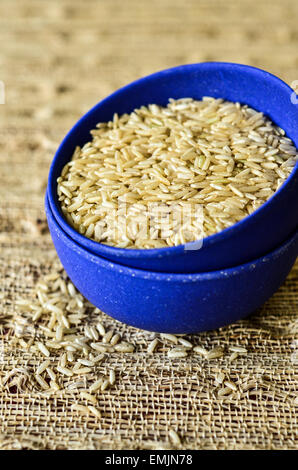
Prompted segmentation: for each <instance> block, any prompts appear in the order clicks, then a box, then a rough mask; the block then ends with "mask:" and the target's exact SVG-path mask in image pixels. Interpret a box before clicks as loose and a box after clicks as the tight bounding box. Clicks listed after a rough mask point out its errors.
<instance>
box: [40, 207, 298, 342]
mask: <svg viewBox="0 0 298 470" xmlns="http://www.w3.org/2000/svg"><path fill="white" fill-rule="evenodd" d="M45 209H46V215H47V220H48V225H49V229H50V233H51V236H52V240H53V243H54V245H55V248H56V251H57V254H58V256H59V258H60V261H61V263H62V265H63V266H64V268H65V270H66V272H67V274H68V276H69V277H70V279H71V280H72V282H73V283H74V285H75V286H76V287H77V289H78V290H79V291H80V292H81V293H82V294H83V295H84V296H85V297H86V298H87V299H88V300H89V301H90V302H91V303H92V304H94V305H95V306H96V307H98V308H99V309H101V310H103V311H104V312H105V313H107V314H108V315H110V316H111V317H113V318H115V319H117V320H119V321H121V322H124V323H127V324H128V325H132V326H134V327H137V328H142V329H145V330H151V331H156V332H164V333H196V332H199V331H206V330H212V329H215V328H219V327H221V326H224V325H227V324H230V323H233V322H235V321H237V320H239V319H241V318H243V317H245V316H247V315H249V314H250V313H252V312H253V311H254V310H256V309H257V308H259V307H260V306H261V305H262V304H263V303H264V302H265V301H266V300H267V299H268V298H269V297H270V296H271V295H272V294H273V293H274V292H275V291H276V290H277V289H278V287H279V286H280V285H281V284H282V283H283V282H284V280H285V278H286V276H287V275H288V273H289V272H290V270H291V268H292V266H293V264H294V262H295V260H296V257H297V254H298V231H296V232H295V233H294V234H292V235H291V237H290V238H289V239H288V240H287V241H286V242H285V243H284V244H282V245H281V246H280V247H279V248H278V249H276V250H275V251H273V252H271V253H268V254H266V255H265V256H262V257H261V258H259V259H257V260H255V261H251V262H249V263H247V264H244V265H241V266H237V267H234V268H229V269H223V270H220V271H215V272H206V273H198V274H177V273H175V274H166V273H157V272H150V271H144V270H139V269H134V268H128V267H125V266H122V265H119V264H116V263H112V262H110V261H108V260H106V259H103V258H101V257H100V256H98V255H94V254H93V253H90V252H89V251H88V250H86V249H84V248H82V247H81V246H80V245H79V244H77V243H76V242H75V241H74V240H73V239H71V238H70V237H69V236H68V235H67V234H66V233H65V232H64V230H63V229H62V228H61V227H60V226H59V225H58V223H57V221H56V219H55V217H54V216H53V214H52V211H51V209H50V206H49V203H48V199H47V198H46V200H45Z"/></svg>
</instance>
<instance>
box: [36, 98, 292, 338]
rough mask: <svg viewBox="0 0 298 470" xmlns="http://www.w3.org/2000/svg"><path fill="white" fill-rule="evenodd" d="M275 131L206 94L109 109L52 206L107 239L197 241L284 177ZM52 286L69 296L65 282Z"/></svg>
mask: <svg viewBox="0 0 298 470" xmlns="http://www.w3.org/2000/svg"><path fill="white" fill-rule="evenodd" d="M284 134H285V133H284V131H283V130H282V129H280V128H279V127H277V126H276V125H275V124H274V123H272V122H271V121H270V120H269V119H268V118H267V117H266V116H264V115H263V114H262V113H259V112H257V111H255V110H254V109H252V108H249V107H248V106H246V105H240V104H239V103H231V102H227V101H224V100H223V99H215V98H211V97H204V98H203V99H202V100H200V101H196V100H193V99H191V98H183V99H179V100H173V99H170V100H169V103H168V105H167V106H166V107H161V106H158V105H155V104H152V105H149V106H142V107H141V108H140V109H136V110H135V111H134V112H132V113H130V114H124V115H122V116H120V117H116V115H115V116H114V119H113V121H110V122H107V123H99V124H98V125H97V127H96V129H93V130H91V135H92V140H91V141H90V142H87V143H86V144H85V145H84V146H83V147H82V148H80V147H77V148H76V149H75V151H74V153H73V156H72V159H71V160H70V161H69V162H68V163H67V164H66V165H65V167H64V168H63V170H62V173H61V176H60V177H59V178H58V180H57V191H58V197H59V201H60V204H61V209H62V211H63V213H64V216H65V218H66V219H67V221H68V222H69V223H70V224H71V225H72V226H73V227H74V228H75V229H76V230H77V231H78V232H80V233H81V234H83V235H85V236H86V237H89V238H91V239H93V240H95V241H98V242H101V243H104V244H107V245H111V246H117V247H122V248H162V247H166V246H174V245H178V244H181V243H185V242H190V241H194V240H198V239H202V238H204V237H206V236H209V235H212V234H214V233H216V232H219V231H221V230H223V229H225V228H227V227H230V226H231V225H233V224H234V223H236V222H238V221H240V220H241V219H243V218H244V217H246V216H247V215H249V214H251V213H252V212H254V211H255V210H256V209H258V208H259V207H260V206H261V205H262V204H264V203H265V202H266V201H267V200H268V199H269V198H270V197H271V196H272V195H273V194H274V192H275V191H276V190H277V189H278V188H279V187H280V186H281V185H282V184H283V183H284V181H285V180H286V179H287V177H288V176H289V175H290V173H291V171H292V169H293V167H294V166H295V164H296V162H297V150H296V148H295V147H294V144H293V142H292V141H291V140H290V139H288V138H286V137H285V136H284ZM148 221H150V224H149V225H148ZM148 227H149V228H148ZM57 281H58V280H56V281H54V282H57ZM61 289H64V290H66V289H68V292H69V294H70V295H71V296H73V297H75V295H76V294H75V290H74V289H73V288H72V287H71V284H68V285H67V286H66V284H65V282H64V284H63V285H61ZM45 294H46V287H45V286H44V285H42V284H40V290H39V295H40V298H41V299H42V298H46V295H45ZM80 302H82V301H80ZM48 308H49V309H50V310H51V311H53V312H55V313H57V314H59V308H56V307H55V306H54V305H52V306H51V305H49V306H48ZM60 314H61V312H60ZM39 315H40V313H38V312H37V313H36V318H39ZM99 333H100V334H102V335H103V334H104V333H103V332H102V330H101V331H99ZM88 337H89V335H88Z"/></svg>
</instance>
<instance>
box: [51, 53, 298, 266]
mask: <svg viewBox="0 0 298 470" xmlns="http://www.w3.org/2000/svg"><path fill="white" fill-rule="evenodd" d="M292 93H293V90H292V89H291V88H290V87H289V86H288V85H286V84H285V83H284V82H283V81H281V80H280V79H278V78H277V77H275V76H273V75H271V74H269V73H268V72H265V71H262V70H260V69H257V68H254V67H249V66H245V65H240V64H230V63H220V62H212V63H200V64H191V65H184V66H180V67H176V68H173V69H169V70H165V71H162V72H158V73H155V74H153V75H150V76H148V77H145V78H142V79H140V80H138V81H136V82H134V83H132V84H130V85H127V86H126V87H124V88H122V89H120V90H119V91H117V92H115V93H113V94H112V95H111V96H109V97H108V98H105V99H104V100H103V101H101V102H100V103H98V104H97V105H96V106H95V107H94V108H92V109H91V110H90V111H89V112H88V113H87V114H86V115H85V116H83V117H82V118H81V119H80V120H79V121H78V123H77V124H76V125H75V126H74V127H73V129H72V130H71V131H70V132H69V133H68V134H67V136H66V137H65V139H64V140H63V142H62V144H61V145H60V147H59V149H58V151H57V153H56V155H55V157H54V160H53V163H52V166H51V169H50V174H49V181H48V196H49V202H50V206H51V209H52V211H53V214H54V216H55V218H56V219H57V221H58V222H59V224H60V225H61V226H62V227H63V230H64V231H65V232H66V233H67V234H68V235H69V236H70V237H71V238H73V239H74V240H76V241H77V242H78V243H80V244H81V245H82V246H83V247H85V248H86V249H88V250H89V251H90V252H93V253H95V254H99V255H100V256H102V257H104V258H106V259H109V260H111V261H115V262H117V263H121V264H123V265H127V266H131V267H137V268H141V269H147V270H153V271H159V272H173V273H175V272H176V273H179V272H180V273H190V272H204V271H212V270H217V269H221V268H226V267H232V266H236V265H238V264H242V263H244V262H248V261H249V260H251V259H254V258H257V257H259V256H261V255H262V253H265V252H268V251H271V250H273V249H274V248H275V247H277V246H278V245H279V244H280V243H281V242H282V241H283V240H285V239H286V238H287V236H288V235H289V234H290V233H291V232H293V231H294V230H295V229H296V227H297V226H298V209H297V199H298V165H296V168H295V170H294V171H293V172H292V174H291V176H290V177H289V178H288V180H287V181H286V183H285V184H284V185H283V186H282V188H281V189H280V190H279V191H277V192H276V194H275V195H274V196H273V197H272V198H271V199H270V200H269V201H268V202H267V203H265V204H264V205H263V206H262V207H261V208H259V209H258V210H257V211H256V212H254V213H253V214H252V215H250V216H248V217H246V218H245V219H243V220H242V221H240V222H238V223H237V224H235V225H234V226H232V227H230V228H228V229H225V230H223V231H222V232H220V233H218V234H215V235H212V236H210V237H207V238H206V239H204V242H203V247H202V248H201V249H200V250H191V251H185V249H184V245H180V246H177V247H171V248H162V249H149V250H139V249H138V250H132V249H120V248H116V247H110V246H107V245H104V244H101V243H98V242H95V241H93V240H90V239H88V238H86V237H85V236H83V235H81V234H79V233H78V232H76V231H75V230H74V229H73V228H72V227H71V226H70V225H69V224H68V223H67V222H66V220H65V219H64V217H63V215H62V212H61V210H60V206H59V203H58V199H57V191H56V180H57V177H58V176H60V173H61V170H62V168H63V166H64V165H65V164H66V163H67V162H68V161H69V160H70V158H71V156H72V153H73V151H74V148H75V146H76V145H82V144H84V143H85V142H87V141H88V140H90V133H89V131H90V129H92V128H94V127H95V125H96V124H97V123H98V122H99V121H107V120H109V119H111V118H112V116H113V113H114V112H118V114H122V113H124V112H131V111H132V110H133V109H135V108H137V107H140V106H141V105H146V104H149V103H158V104H161V105H166V104H167V101H168V99H169V98H170V97H172V98H182V97H189V96H190V97H193V98H195V99H201V98H202V96H204V95H209V96H214V97H220V98H225V99H227V100H230V101H239V102H240V103H246V104H248V105H249V106H252V107H253V108H255V109H257V110H259V111H262V112H264V113H265V114H266V115H267V116H269V117H270V118H271V119H272V120H273V121H274V122H275V123H276V124H278V125H279V126H280V127H282V128H283V129H284V130H285V131H286V134H287V135H288V136H289V137H290V138H291V139H292V140H293V141H294V143H295V145H296V147H298V105H295V104H292V102H291V95H292ZM188 245H189V244H188Z"/></svg>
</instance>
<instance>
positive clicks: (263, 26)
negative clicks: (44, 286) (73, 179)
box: [0, 0, 298, 449]
mask: <svg viewBox="0 0 298 470" xmlns="http://www.w3.org/2000/svg"><path fill="white" fill-rule="evenodd" d="M297 16H298V2H297V1H296V0H283V1H282V2H281V1H274V0H273V1H270V2H269V1H266V0H256V1H252V0H242V1H238V0H237V1H236V0H225V1H220V0H212V1H210V0H200V1H196V0H185V1H179V0H153V1H151V0H150V1H143V0H130V1H126V2H125V1H123V0H109V1H104V0H99V1H95V0H84V1H82V2H80V1H73V0H63V1H62V0H52V1H48V2H45V1H42V0H40V1H39V0H26V1H24V2H21V1H17V0H1V2H0V43H1V50H0V80H1V81H2V83H3V84H4V88H5V104H1V105H0V162H1V167H0V168H1V169H0V283H1V284H0V333H1V336H0V338H1V339H0V341H1V343H0V346H1V355H0V380H1V388H0V448H1V449H32V448H33V449H35V448H36V449H146V448H152V449H154V448H167V447H168V446H169V430H170V429H174V430H176V431H177V432H178V434H179V435H180V437H181V442H182V444H181V448H184V449H295V448H297V431H298V427H297V415H295V410H296V412H297V362H298V357H297V356H298V354H297V312H298V265H297V264H296V267H294V269H293V270H292V273H291V274H290V276H289V277H288V279H287V281H286V282H285V284H284V285H283V286H282V287H281V288H280V289H279V291H278V292H277V293H276V294H275V295H274V296H273V297H272V298H271V299H270V300H269V301H268V302H267V303H266V304H265V305H264V307H263V308H262V309H261V310H260V311H258V312H254V313H253V314H252V315H251V316H250V317H249V318H247V319H245V320H243V321H241V322H238V323H237V324H234V325H231V326H229V327H226V328H223V329H220V330H217V331H212V332H208V333H203V334H197V335H193V336H190V337H188V339H190V340H191V341H192V342H193V343H194V344H200V345H202V346H205V347H207V348H208V349H211V348H212V347H215V346H223V347H224V348H225V355H224V356H223V357H222V358H218V359H213V360H209V361H207V360H205V359H204V358H202V357H201V356H199V355H195V354H190V355H189V356H188V357H187V358H185V359H170V358H168V357H167V351H168V349H169V345H168V343H167V342H166V341H161V345H160V347H159V349H158V350H157V351H156V352H155V353H154V354H153V355H150V356H149V355H148V354H147V353H146V349H147V346H148V343H149V341H150V340H152V339H153V338H154V334H153V333H148V332H143V331H138V330H136V329H134V328H130V327H127V326H125V325H122V324H120V323H118V322H116V321H114V320H112V319H111V318H109V317H107V316H106V315H104V314H99V315H98V317H99V318H101V320H102V322H103V323H104V325H105V326H106V327H107V328H112V329H113V330H114V331H115V332H116V331H117V332H119V333H121V334H122V335H123V337H124V339H125V340H126V341H131V342H132V343H133V344H135V346H136V350H135V353H133V354H116V353H112V354H111V355H110V356H109V357H107V358H106V359H105V360H104V361H103V362H102V363H101V365H100V366H98V369H97V370H96V371H94V372H92V373H90V374H89V375H88V377H87V379H86V380H89V381H92V378H93V376H94V377H95V376H97V375H98V374H100V373H105V372H107V371H109V369H110V368H111V367H113V368H115V370H116V376H117V381H116V384H115V386H114V387H112V388H110V389H107V390H105V391H104V392H102V393H99V394H98V395H97V397H98V408H99V409H100V411H101V413H102V418H101V419H97V418H96V416H94V415H91V414H90V415H83V414H79V413H75V412H73V411H72V410H71V405H72V404H73V403H74V402H75V400H76V398H77V391H76V390H72V391H67V390H66V391H63V390H62V392H59V393H58V392H57V394H56V395H55V394H53V395H51V396H49V397H48V396H45V395H44V393H43V392H42V391H41V390H39V389H38V387H37V388H36V387H35V388H34V387H33V388H31V389H30V388H29V387H27V386H26V384H24V383H23V385H22V375H24V370H25V371H26V373H29V374H31V373H33V372H34V370H35V369H36V366H37V365H38V364H39V363H40V362H41V361H42V359H41V358H39V357H38V354H36V353H34V354H33V353H31V352H30V351H24V350H23V349H22V348H20V347H18V346H17V344H16V342H15V341H14V337H15V328H14V322H15V317H16V310H17V308H16V301H17V300H18V299H20V298H25V299H29V298H31V296H32V295H33V294H32V292H33V289H34V286H35V284H36V282H37V281H38V280H39V279H42V278H43V276H44V275H45V274H47V273H49V272H51V271H52V270H55V269H59V267H60V265H59V260H58V258H57V255H56V253H55V250H54V248H53V245H52V243H51V239H50V236H49V233H48V231H47V228H46V222H45V215H44V211H43V197H44V191H45V186H46V180H47V173H48V168H49V164H50V162H51V159H52V157H53V153H54V151H55V149H56V148H57V145H58V143H59V142H60V141H61V139H62V137H63V136H64V135H65V133H66V131H67V130H68V129H69V128H70V127H71V125H73V124H74V123H75V121H76V120H77V119H78V118H79V116H81V115H82V114H83V113H84V112H85V111H87V110H88V109H89V108H90V107H91V106H92V105H94V104H95V103H96V102H98V101H99V100H100V99H102V98H103V97H104V96H106V95H107V94H109V93H110V92H112V91H113V90H115V89H117V88H119V87H120V86H122V85H124V84H126V83H128V82H130V81H132V80H134V79H136V78H138V77H140V76H143V75H146V74H149V73H152V72H154V71H157V70H160V69H163V68H166V67H171V66H175V65H179V64H183V63H191V62H200V61H206V60H226V61H234V62H242V63H247V64H251V65H256V66H260V67H262V68H264V69H267V70H269V71H271V72H273V73H275V74H277V75H279V76H280V77H281V78H283V79H284V80H286V81H287V82H288V83H292V81H294V80H297V79H298V31H297ZM294 204H295V202H293V207H292V208H291V209H292V210H296V206H295V205H294ZM90 321H91V322H93V321H96V316H93V317H92V318H91V319H90ZM233 345H234V346H235V345H241V346H243V347H245V348H247V351H248V353H247V355H243V356H242V355H240V356H239V357H238V358H237V359H236V360H235V361H233V362H230V355H231V353H230V352H229V347H230V346H233ZM220 371H222V372H224V373H226V376H227V377H228V378H229V380H231V381H233V382H235V383H236V386H237V387H236V388H237V390H236V391H233V393H231V394H230V395H229V396H228V397H219V396H218V388H217V387H216V384H215V380H214V377H215V375H216V374H217V373H218V372H220ZM10 372H12V375H11V378H10V379H7V374H9V373H10ZM18 378H19V379H20V380H19V381H18V380H13V379H18ZM4 379H5V380H4ZM12 380H13V381H12ZM12 384H13V385H12Z"/></svg>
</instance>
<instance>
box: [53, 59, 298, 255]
mask: <svg viewBox="0 0 298 470" xmlns="http://www.w3.org/2000/svg"><path fill="white" fill-rule="evenodd" d="M205 67H207V68H215V69H217V70H218V67H222V68H231V67H233V68H234V69H236V70H237V69H241V71H247V72H249V73H252V74H255V75H262V76H263V78H269V79H270V80H272V81H274V82H275V83H276V85H277V86H278V87H281V88H283V89H284V90H285V91H286V92H288V93H294V91H293V89H292V88H291V87H290V86H289V85H287V84H286V83H285V82H284V81H283V80H281V79H280V78H278V77H276V76H275V75H273V74H271V73H270V72H267V71H265V70H262V69H260V68H257V67H253V66H251V65H245V64H239V63H235V62H199V63H193V64H185V65H179V66H176V67H171V68H168V69H165V70H161V71H158V72H155V73H152V74H150V75H146V76H145V77H142V78H139V79H137V80H135V81H133V82H131V83H129V84H128V85H125V86H123V87H121V88H119V89H118V90H116V91H115V92H113V93H111V94H110V95H108V96H107V97H105V98H104V99H102V100H101V101H99V102H98V103H97V104H96V105H95V106H93V107H92V108H91V109H90V110H89V111H87V112H86V113H85V114H84V115H83V116H81V117H80V118H79V120H78V121H77V122H76V123H75V124H74V126H73V127H72V128H71V129H70V130H69V131H68V133H67V134H66V135H65V137H64V138H63V140H62V142H61V143H60V145H59V147H58V149H57V151H56V153H55V155H54V158H53V160H52V163H51V166H50V170H49V177H48V185H47V194H48V198H49V204H50V207H51V210H52V212H53V214H54V216H55V218H56V220H57V221H58V222H59V224H60V225H61V227H62V228H63V229H64V231H65V232H66V233H68V234H69V235H70V236H71V238H73V239H74V240H76V241H78V242H79V243H80V244H81V245H82V246H84V247H85V248H87V249H88V250H91V251H92V252H93V253H96V254H97V253H100V254H102V255H103V256H107V257H109V256H113V257H116V258H119V259H121V258H124V257H126V258H130V259H135V258H145V259H147V258H148V259H152V258H154V257H157V258H163V257H170V256H173V255H175V254H180V253H182V252H185V253H187V252H188V251H189V252H192V251H193V250H192V249H191V246H194V245H195V244H197V243H198V242H199V241H201V240H196V241H194V242H188V243H185V244H181V245H177V246H172V247H163V248H142V249H140V248H119V247H116V246H110V245H107V244H105V243H102V242H98V241H95V240H92V239H91V238H88V237H86V236H85V235H82V234H81V233H79V232H78V231H77V230H75V229H74V228H73V227H72V226H71V225H70V224H69V223H68V222H67V220H66V218H65V217H64V215H63V213H62V211H61V208H60V206H59V204H56V200H55V195H54V193H53V190H54V188H55V190H56V188H57V183H56V181H53V180H54V172H55V167H56V165H57V163H58V161H59V158H60V156H61V155H62V154H63V153H64V148H65V146H66V145H67V144H68V143H69V141H71V140H72V135H73V134H74V133H75V132H76V131H77V130H78V129H79V128H80V127H83V126H84V124H85V122H86V121H88V119H89V117H90V116H92V115H93V114H94V113H96V111H97V110H98V108H100V107H101V106H102V105H103V104H105V103H107V102H108V101H109V100H110V99H111V98H114V97H117V96H118V95H120V94H122V93H125V92H126V91H127V90H130V89H131V88H133V87H134V86H136V85H138V84H139V83H142V82H146V81H148V80H149V81H150V80H154V79H155V78H159V77H162V76H164V75H167V74H173V73H174V74H175V73H177V72H178V73H179V72H180V73H181V72H183V71H184V70H187V69H196V70H197V69H201V68H202V69H203V68H205ZM297 117H298V111H297ZM277 125H278V124H277ZM90 130H91V129H90ZM74 147H75V144H74ZM71 156H72V155H70V159H71ZM297 175H298V162H297V163H296V165H295V166H294V168H293V170H292V172H291V174H290V175H289V176H288V178H287V179H286V180H285V182H284V183H283V184H282V185H281V186H280V187H279V188H278V190H277V191H276V192H275V193H274V194H273V195H272V196H271V197H270V198H269V199H268V200H267V201H266V202H265V203H264V204H262V205H261V206H260V207H259V208H258V209H257V210H255V211H254V212H252V213H251V214H249V215H247V216H246V217H244V218H243V219H241V220H240V221H238V222H236V223H235V224H233V225H231V226H230V227H227V228H225V229H223V230H221V231H220V232H216V233H214V234H213V235H209V236H208V237H205V238H203V247H202V248H201V250H203V249H204V247H205V248H206V247H208V246H211V245H213V244H215V243H217V242H219V241H220V242H223V241H225V240H228V239H230V238H231V237H233V236H237V234H238V233H239V231H240V230H242V228H243V226H244V227H246V228H248V227H249V226H250V225H251V224H252V223H254V222H255V220H256V219H257V220H258V218H260V217H262V216H263V214H264V212H266V211H267V210H268V206H269V205H270V204H271V202H272V201H273V200H275V199H276V198H278V197H279V195H280V193H281V192H282V191H283V190H284V188H285V187H287V186H288V184H289V183H290V182H291V181H292V180H293V179H294V178H296V177H297ZM185 247H187V248H186V249H185Z"/></svg>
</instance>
